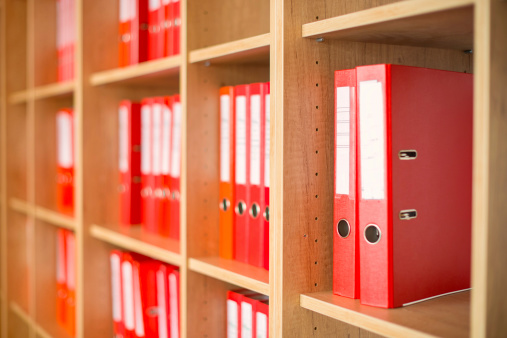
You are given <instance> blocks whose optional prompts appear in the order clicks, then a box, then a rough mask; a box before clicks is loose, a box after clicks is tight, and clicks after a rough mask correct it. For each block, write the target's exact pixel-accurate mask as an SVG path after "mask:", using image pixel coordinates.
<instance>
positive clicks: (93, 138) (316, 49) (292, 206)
mask: <svg viewBox="0 0 507 338" xmlns="http://www.w3.org/2000/svg"><path fill="white" fill-rule="evenodd" d="M181 1H182V2H181V8H182V18H183V20H182V31H181V41H182V45H181V55H180V56H174V57H168V58H164V59H160V60H155V61H149V62H145V63H141V64H139V65H136V66H131V67H126V68H118V67H117V63H118V46H117V45H118V43H117V41H118V40H117V39H118V33H117V29H118V1H116V0H114V1H113V0H112V1H100V0H86V1H85V0H77V1H76V4H77V6H76V23H75V24H76V31H77V43H76V58H75V60H74V61H75V65H76V69H75V70H76V76H75V80H74V81H71V82H67V83H58V82H57V77H56V73H57V72H56V70H57V60H56V52H55V37H56V20H55V18H56V11H55V6H56V0H40V1H39V0H0V24H1V27H0V34H1V35H2V36H1V37H0V42H1V47H0V51H2V52H1V53H2V54H1V56H0V60H1V68H0V77H1V83H0V103H1V106H0V128H1V130H0V141H1V143H0V156H1V158H0V169H1V170H0V217H1V228H0V229H1V231H0V241H1V245H0V250H1V264H0V267H1V271H0V280H1V284H0V295H1V297H0V298H1V299H2V300H1V321H0V330H1V332H0V333H1V336H2V337H27V336H31V337H67V335H66V333H65V332H62V331H61V330H59V327H58V325H57V324H56V320H55V318H54V316H53V313H54V306H55V305H54V300H55V297H54V295H53V294H52V293H53V291H54V290H55V285H54V281H53V278H54V274H55V266H54V265H55V259H54V254H55V253H54V250H55V245H54V241H55V233H56V230H57V228H58V227H64V228H67V229H70V230H72V231H73V232H74V234H75V236H76V244H77V249H76V250H77V252H76V254H77V281H78V283H77V300H76V301H77V304H78V307H77V317H76V320H77V337H106V336H110V335H111V334H112V322H111V301H110V298H111V295H110V277H109V253H110V250H111V249H113V248H120V249H123V250H131V251H136V252H138V253H140V254H143V255H146V256H149V257H152V258H155V259H159V260H161V261H164V262H167V263H170V264H173V265H176V266H178V267H179V269H180V278H181V281H180V283H181V294H180V301H181V330H182V337H202V336H213V337H223V336H225V332H226V303H225V299H226V293H227V291H228V290H232V289H236V288H248V289H251V290H254V291H257V292H260V293H262V294H266V295H269V297H270V320H269V327H270V333H271V336H272V337H309V336H319V337H327V336H345V335H349V336H350V337H377V335H385V336H394V337H406V336H410V337H429V336H442V337H454V336H456V337H458V336H459V337H461V336H467V335H469V336H473V337H489V336H507V325H505V323H504V321H505V320H504V318H506V317H507V302H505V301H504V299H505V297H503V296H505V290H504V289H505V288H504V285H506V284H507V273H506V272H505V267H504V262H505V259H506V258H507V248H506V246H505V242H507V231H505V229H504V228H505V227H504V225H503V223H504V222H503V220H504V219H505V218H506V217H507V209H506V208H505V202H506V201H507V196H506V195H505V191H507V180H506V174H505V173H506V172H507V160H505V158H507V156H506V155H507V139H506V135H507V118H506V116H505V111H504V110H505V109H504V107H506V106H507V96H505V94H504V88H505V87H506V86H507V68H506V67H505V59H507V42H505V38H504V37H505V34H506V32H507V21H506V20H505V17H507V3H506V2H505V1H503V2H502V1H500V0H448V1H439V0H410V1H408V0H401V1H393V0H381V1H372V0H361V1H355V2H350V1H334V0H323V1H318V2H316V1H310V0H259V1H250V2H247V3H245V2H244V1H239V0H206V1H203V0H181ZM375 63H396V64H403V65H412V66H421V67H430V68H437V69H445V70H451V71H459V72H470V73H472V72H473V73H474V81H475V83H474V105H475V106H474V168H473V169H474V178H473V191H474V196H473V198H474V200H473V239H474V242H473V250H474V251H473V257H472V258H473V264H472V270H473V273H472V284H473V285H472V286H473V289H472V291H471V292H463V293H457V294H453V295H447V296H444V297H441V298H437V299H433V300H431V301H427V302H422V303H419V304H414V305H411V306H408V307H405V308H400V309H394V310H385V309H378V308H373V307H368V306H363V305H361V304H360V303H359V301H357V300H350V299H345V298H341V297H338V296H335V295H333V294H332V292H331V289H332V247H333V243H332V241H333V236H332V231H333V225H332V223H333V220H332V216H333V215H332V208H333V191H332V189H333V188H332V186H333V184H332V182H333V154H334V153H333V152H334V147H333V139H334V138H333V128H334V123H333V121H334V112H333V110H334V87H333V78H334V73H333V72H334V71H335V70H338V69H348V68H353V67H356V66H359V65H366V64H375ZM261 81H262V82H264V81H270V83H271V85H270V86H271V107H270V111H271V131H270V139H271V144H270V148H271V158H270V164H271V172H270V177H271V182H272V185H271V187H270V189H271V191H270V210H271V215H270V218H271V226H270V267H271V269H270V271H269V272H268V271H265V270H263V269H259V268H256V267H253V266H249V265H245V264H242V263H238V262H235V261H229V260H224V259H221V258H219V257H218V245H219V244H218V238H219V227H218V207H217V206H218V204H219V202H218V140H219V137H218V136H219V135H218V130H219V120H218V104H219V97H218V90H219V88H220V87H222V86H224V85H238V84H243V83H252V82H261ZM175 93H179V94H180V96H181V102H182V112H183V120H182V150H183V152H182V167H181V173H182V176H181V192H180V194H181V209H180V214H181V224H180V236H181V237H180V240H179V241H175V240H170V239H167V238H162V237H160V236H157V235H153V234H147V233H144V232H143V231H142V230H141V229H140V227H139V226H132V227H122V226H119V225H118V220H117V219H118V196H117V184H118V172H117V162H118V155H117V148H118V131H117V124H118V120H117V119H118V117H117V107H118V103H119V102H120V100H122V99H131V100H140V99H142V98H143V97H150V96H159V95H172V94H175ZM69 106H72V107H74V110H75V116H76V130H75V144H74V151H75V155H76V156H75V158H76V159H75V168H76V171H75V183H76V187H75V213H74V215H73V216H69V215H62V214H60V213H58V211H57V207H56V203H55V196H56V191H55V186H56V184H55V181H54V176H55V172H56V165H55V163H56V129H55V113H56V112H57V110H58V109H60V108H62V107H69ZM20 267H21V268H20ZM48 290H49V291H48ZM196 321H198V322H199V325H195V324H194V323H195V322H196Z"/></svg>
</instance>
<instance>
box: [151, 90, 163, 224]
mask: <svg viewBox="0 0 507 338" xmlns="http://www.w3.org/2000/svg"><path fill="white" fill-rule="evenodd" d="M163 107H164V98H163V97H155V98H152V104H151V109H152V111H151V113H152V125H151V126H152V128H151V133H152V141H151V150H152V157H151V161H152V162H151V163H152V164H151V170H152V175H153V198H152V200H153V218H154V222H155V223H154V225H153V227H150V230H151V231H153V232H157V233H160V231H161V229H162V221H163V218H162V217H163V204H164V196H163V193H164V176H163V174H162V149H163V147H164V145H163V143H162V132H163V120H162V119H163Z"/></svg>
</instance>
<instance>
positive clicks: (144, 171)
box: [141, 98, 158, 233]
mask: <svg viewBox="0 0 507 338" xmlns="http://www.w3.org/2000/svg"><path fill="white" fill-rule="evenodd" d="M152 104H153V99H151V98H147V99H143V101H142V103H141V184H142V189H141V210H142V224H143V228H144V229H145V230H147V231H149V232H153V233H156V232H157V231H158V228H157V223H156V217H155V200H154V189H155V177H154V176H153V160H152V158H153V112H152V110H153V109H152Z"/></svg>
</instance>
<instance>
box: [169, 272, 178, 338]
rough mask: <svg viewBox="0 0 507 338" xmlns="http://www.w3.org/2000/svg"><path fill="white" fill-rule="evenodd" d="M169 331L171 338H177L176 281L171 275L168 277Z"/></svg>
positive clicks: (173, 275)
mask: <svg viewBox="0 0 507 338" xmlns="http://www.w3.org/2000/svg"><path fill="white" fill-rule="evenodd" d="M169 308H170V311H169V317H170V318H169V321H170V325H169V329H170V330H171V338H179V336H180V331H179V323H178V313H179V309H178V281H177V280H176V275H175V274H174V273H171V274H170V275H169Z"/></svg>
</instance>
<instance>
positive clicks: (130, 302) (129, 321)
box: [121, 262, 135, 330]
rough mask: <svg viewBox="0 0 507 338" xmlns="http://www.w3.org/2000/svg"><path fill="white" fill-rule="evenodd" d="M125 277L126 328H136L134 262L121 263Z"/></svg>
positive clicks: (123, 276)
mask: <svg viewBox="0 0 507 338" xmlns="http://www.w3.org/2000/svg"><path fill="white" fill-rule="evenodd" d="M121 274H122V278H123V313H124V317H125V328H126V329H127V330H134V327H135V324H134V290H133V285H132V264H130V262H123V263H122V264H121Z"/></svg>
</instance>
